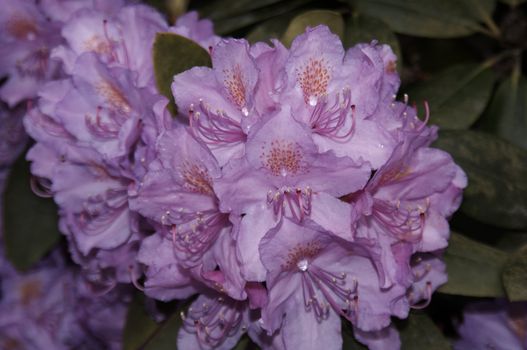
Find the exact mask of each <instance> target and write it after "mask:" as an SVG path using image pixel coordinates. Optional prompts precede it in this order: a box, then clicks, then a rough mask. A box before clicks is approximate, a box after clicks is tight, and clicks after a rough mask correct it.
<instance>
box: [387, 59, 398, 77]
mask: <svg viewBox="0 0 527 350" xmlns="http://www.w3.org/2000/svg"><path fill="white" fill-rule="evenodd" d="M396 70H397V62H395V61H389V62H388V63H387V64H386V73H390V74H392V73H395V72H396Z"/></svg>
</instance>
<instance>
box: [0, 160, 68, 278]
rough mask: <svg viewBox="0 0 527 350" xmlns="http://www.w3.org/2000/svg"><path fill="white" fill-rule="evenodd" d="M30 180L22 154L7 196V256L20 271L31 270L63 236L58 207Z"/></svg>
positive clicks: (6, 193)
mask: <svg viewBox="0 0 527 350" xmlns="http://www.w3.org/2000/svg"><path fill="white" fill-rule="evenodd" d="M30 179H31V174H30V172H29V163H28V162H27V161H26V160H25V159H24V155H22V156H21V157H19V159H18V160H17V161H16V162H15V164H14V165H13V168H12V170H11V174H10V176H9V179H8V181H7V188H6V192H5V197H4V225H5V230H4V241H5V249H6V255H7V258H8V259H9V260H10V261H11V263H12V264H13V265H14V266H15V267H16V268H17V269H19V270H27V269H29V268H30V267H31V266H32V265H33V264H34V263H36V262H37V261H39V260H40V259H41V258H42V257H43V256H44V255H45V254H46V253H47V252H49V251H50V250H51V248H52V247H53V246H54V245H55V244H57V242H58V240H59V239H60V233H59V231H58V215H57V213H58V209H57V206H56V205H55V203H54V202H53V200H52V199H51V198H40V197H37V196H36V195H35V194H34V193H33V192H32V191H31V186H30V181H31V180H30Z"/></svg>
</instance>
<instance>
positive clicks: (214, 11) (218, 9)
mask: <svg viewBox="0 0 527 350" xmlns="http://www.w3.org/2000/svg"><path fill="white" fill-rule="evenodd" d="M282 1H285V0H237V1H231V2H230V3H229V6H225V1H224V0H216V1H210V0H209V1H208V4H207V5H205V6H204V7H203V8H201V9H200V13H201V14H202V16H203V17H207V18H210V19H212V20H218V19H224V18H229V17H232V16H236V15H239V14H243V13H247V12H250V11H253V10H257V9H260V8H262V7H266V6H269V5H274V4H276V3H278V2H282Z"/></svg>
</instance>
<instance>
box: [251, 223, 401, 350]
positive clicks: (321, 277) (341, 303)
mask: <svg viewBox="0 0 527 350" xmlns="http://www.w3.org/2000/svg"><path fill="white" fill-rule="evenodd" d="M260 255H261V259H262V262H263V264H264V266H265V268H266V270H267V278H266V282H267V288H268V290H269V303H268V304H267V305H266V306H265V307H264V308H263V310H262V319H263V327H264V328H265V329H267V330H268V331H269V332H270V334H272V332H274V331H275V330H277V329H281V333H282V337H283V341H284V344H285V345H286V348H304V347H317V348H318V347H321V346H323V347H325V348H331V349H340V348H341V347H342V338H341V336H340V328H341V326H340V317H339V316H342V317H344V318H346V319H348V320H349V321H350V322H352V323H353V324H354V325H355V326H356V327H358V328H360V329H362V330H365V331H377V330H381V329H383V328H384V327H386V326H388V325H389V324H390V316H391V315H396V316H398V317H406V315H407V312H408V310H407V305H406V300H405V298H404V294H405V289H404V288H401V287H400V286H393V287H392V288H388V289H381V285H380V277H379V274H382V269H380V266H379V264H378V262H379V258H378V253H377V252H375V251H374V250H372V249H371V248H370V247H369V246H368V244H367V243H366V242H364V243H360V242H356V243H347V242H345V241H343V240H341V239H339V238H338V237H336V236H334V235H331V234H327V233H325V232H322V231H318V230H315V229H311V228H308V227H305V226H298V225H297V224H296V223H294V222H293V221H291V220H289V219H284V220H283V221H282V223H281V225H280V226H279V227H277V228H276V229H273V230H270V231H269V232H268V233H267V234H266V235H265V237H264V238H263V239H262V243H261V244H260ZM317 344H318V345H317Z"/></svg>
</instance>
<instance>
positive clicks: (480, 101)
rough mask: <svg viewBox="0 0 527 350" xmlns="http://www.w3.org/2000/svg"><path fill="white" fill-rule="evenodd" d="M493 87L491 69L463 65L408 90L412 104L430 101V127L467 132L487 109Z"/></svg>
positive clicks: (448, 69)
mask: <svg viewBox="0 0 527 350" xmlns="http://www.w3.org/2000/svg"><path fill="white" fill-rule="evenodd" d="M493 84H494V74H493V72H492V70H491V69H490V67H489V66H487V65H478V64H460V65H456V66H453V67H449V68H447V69H445V70H443V71H442V72H439V73H437V74H436V75H434V76H432V78H431V79H429V80H427V81H424V82H422V83H420V84H417V85H415V86H413V87H412V88H411V89H409V90H408V94H409V96H410V100H412V101H415V102H416V103H417V105H418V106H421V105H422V103H423V101H428V104H429V106H430V123H431V124H436V125H438V126H439V127H440V128H444V129H468V128H469V127H470V126H471V125H472V124H474V122H475V121H476V120H477V119H478V118H479V116H480V114H481V113H482V112H483V110H484V109H485V106H486V105H487V103H488V100H489V98H490V95H491V93H492V87H493Z"/></svg>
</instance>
